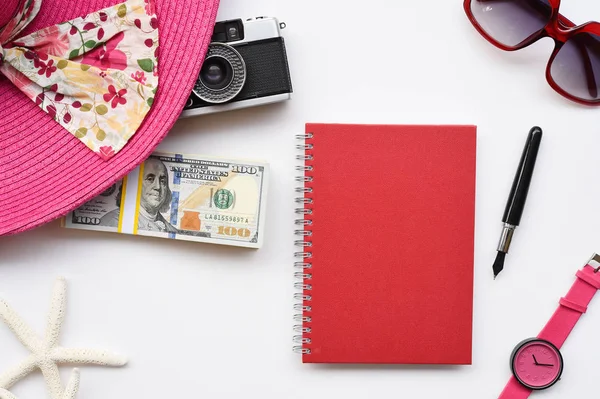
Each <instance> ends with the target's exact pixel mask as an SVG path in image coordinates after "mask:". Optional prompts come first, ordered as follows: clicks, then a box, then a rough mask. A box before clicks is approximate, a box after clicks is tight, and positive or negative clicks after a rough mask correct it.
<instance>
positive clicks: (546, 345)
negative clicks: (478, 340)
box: [498, 254, 600, 399]
mask: <svg viewBox="0 0 600 399" xmlns="http://www.w3.org/2000/svg"><path fill="white" fill-rule="evenodd" d="M575 275H576V276H577V278H576V280H575V283H574V284H573V286H572V287H571V289H570V290H569V292H568V293H567V295H566V296H564V297H563V298H561V299H560V301H559V303H560V305H559V306H558V309H556V311H555V312H554V314H553V315H552V318H550V320H549V321H548V324H546V326H545V327H544V329H543V330H542V331H541V332H540V334H539V335H538V336H537V338H530V339H526V340H525V341H522V342H520V343H519V344H518V345H517V346H516V347H515V349H514V350H513V353H512V355H511V357H510V368H511V370H512V373H513V375H512V377H511V378H510V381H509V382H508V384H507V385H506V387H505V388H504V390H503V391H502V393H501V394H500V396H499V398H498V399H525V398H527V397H528V396H529V395H530V394H531V392H532V391H534V390H541V389H546V388H550V387H551V386H553V385H554V384H556V382H558V380H559V379H560V376H561V374H562V370H563V359H562V355H561V353H560V348H561V346H562V345H563V344H564V342H565V340H566V339H567V337H568V336H569V334H570V333H571V331H572V330H573V327H575V324H577V321H578V320H579V318H580V317H581V315H582V314H583V313H585V311H586V309H587V306H588V304H589V303H590V301H591V300H592V298H593V297H594V295H595V294H596V291H598V290H600V255H597V254H594V256H593V257H592V258H591V259H590V261H589V262H588V264H587V265H585V266H584V268H583V269H581V270H579V271H578V272H577V273H576V274H575Z"/></svg>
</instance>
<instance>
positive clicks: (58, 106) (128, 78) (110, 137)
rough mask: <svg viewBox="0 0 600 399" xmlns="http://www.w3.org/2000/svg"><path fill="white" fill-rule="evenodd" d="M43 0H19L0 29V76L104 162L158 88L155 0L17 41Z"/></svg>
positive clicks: (131, 1) (139, 0)
mask: <svg viewBox="0 0 600 399" xmlns="http://www.w3.org/2000/svg"><path fill="white" fill-rule="evenodd" d="M41 1H42V0H23V2H22V4H21V6H20V9H19V11H18V12H17V14H16V16H15V17H14V18H13V19H12V20H11V21H9V22H8V25H6V26H5V27H4V28H3V29H1V30H0V73H2V74H3V75H5V76H6V77H7V78H8V79H9V80H10V81H11V82H12V83H13V84H15V85H16V86H17V87H18V88H19V89H20V90H21V91H22V92H23V93H24V94H25V95H26V96H27V97H29V98H30V99H31V100H32V101H34V102H35V103H36V104H37V105H38V106H39V107H40V108H41V109H42V110H44V111H45V112H46V113H48V114H49V115H50V116H51V117H53V118H54V120H55V121H56V122H58V123H59V124H60V125H62V126H63V127H64V128H65V129H66V130H68V131H69V132H70V133H71V134H73V135H75V136H76V137H77V138H79V139H80V140H81V141H82V142H83V143H84V144H85V145H86V146H87V147H89V148H90V149H91V150H92V151H94V152H96V153H97V154H99V155H100V156H101V157H102V158H104V159H109V158H111V157H112V156H113V155H115V154H116V153H117V152H119V150H121V149H122V148H123V147H124V146H125V144H127V141H128V140H129V139H130V138H131V137H132V136H133V135H134V134H135V132H136V131H137V130H138V128H139V127H140V125H141V124H142V122H143V120H144V118H145V117H146V115H147V113H148V111H150V108H151V107H152V104H153V102H154V96H155V94H156V90H157V89H158V69H157V66H158V60H157V55H158V21H157V18H156V15H155V14H156V11H155V9H154V0H128V1H126V2H124V3H121V4H117V5H115V6H112V7H108V8H105V9H103V10H100V11H97V12H94V13H90V14H88V15H86V16H85V17H82V18H77V19H74V20H72V21H68V22H64V23H61V24H58V25H54V26H50V27H48V28H45V29H42V30H40V31H37V32H34V33H32V34H30V35H27V36H25V37H21V38H18V39H16V40H15V38H16V37H17V35H18V34H19V33H20V32H21V31H22V30H23V29H24V28H25V27H26V26H27V25H28V24H29V23H30V22H31V21H32V20H33V19H34V18H35V16H36V15H37V13H38V12H39V10H40V7H41ZM48 140H53V138H52V137H48Z"/></svg>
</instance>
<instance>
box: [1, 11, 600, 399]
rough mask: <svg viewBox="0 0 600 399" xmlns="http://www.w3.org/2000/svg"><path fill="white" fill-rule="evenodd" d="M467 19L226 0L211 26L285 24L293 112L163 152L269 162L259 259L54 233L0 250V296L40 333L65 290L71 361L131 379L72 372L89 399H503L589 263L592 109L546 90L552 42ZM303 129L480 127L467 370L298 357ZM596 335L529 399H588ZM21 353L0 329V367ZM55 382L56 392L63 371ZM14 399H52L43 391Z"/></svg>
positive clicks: (201, 134) (208, 122)
mask: <svg viewBox="0 0 600 399" xmlns="http://www.w3.org/2000/svg"><path fill="white" fill-rule="evenodd" d="M461 3H462V2H461V1H458V0H457V1H447V0H438V1H433V0H429V1H412V0H411V1H408V0H396V1H391V0H369V1H365V2H360V3H358V2H350V1H341V0H335V1H331V0H330V1H323V0H321V1H316V0H305V1H281V0H253V1H247V0H223V1H222V5H221V8H220V12H219V19H226V18H235V17H243V18H246V17H254V16H258V15H269V16H276V17H278V18H279V19H280V20H281V21H285V22H286V23H287V26H288V27H287V29H285V30H284V31H283V34H284V35H285V39H286V45H287V49H288V56H289V62H290V66H291V72H292V78H293V83H294V97H293V99H292V100H291V101H289V102H286V103H284V104H279V105H275V106H267V107H263V108H256V109H252V110H243V111H235V112H231V113H228V114H220V115H212V116H205V117H198V118H195V119H190V120H185V121H180V122H179V123H178V124H177V125H176V127H175V128H174V129H173V131H172V132H171V133H170V134H169V136H168V137H167V139H166V140H165V141H164V142H163V143H162V144H161V146H160V149H161V150H165V151H174V152H192V153H199V154H207V155H216V156H223V157H243V158H256V159H264V160H266V161H268V162H269V163H270V164H271V167H272V174H271V181H270V191H269V193H268V213H267V221H266V235H265V240H266V243H265V245H264V247H263V248H262V249H260V250H246V249H236V248H228V247H221V246H211V245H204V244H193V243H186V242H176V241H169V240H161V239H151V238H144V237H133V236H124V235H116V234H115V235H113V234H108V233H94V232H86V231H69V230H63V229H61V228H60V227H59V226H58V223H56V222H55V223H51V224H49V225H46V226H44V227H42V228H39V229H37V230H35V231H31V232H28V233H25V234H21V235H18V236H13V237H2V238H1V239H0V297H2V298H5V299H6V300H8V301H9V302H10V303H11V304H12V305H13V306H14V307H15V308H16V309H17V310H18V312H19V313H20V314H21V315H22V316H23V317H24V318H25V319H26V320H27V321H28V322H29V323H30V324H31V325H32V326H33V327H34V328H36V329H37V330H38V331H39V332H40V333H41V332H42V331H43V329H44V326H45V318H46V313H47V309H48V304H49V299H50V292H51V288H52V285H53V283H54V279H55V278H56V277H57V276H59V275H63V276H65V277H66V278H67V280H68V290H69V292H68V296H69V302H68V311H67V317H66V323H65V326H64V331H63V335H62V339H61V342H62V344H64V345H67V346H90V347H99V348H105V349H110V350H115V351H118V352H120V353H124V354H127V355H128V356H129V357H130V363H129V365H128V366H126V367H125V368H123V369H106V368H100V367H83V368H82V383H81V390H80V395H79V397H80V398H83V399H100V398H128V399H129V398H148V399H152V398H211V399H228V398H232V399H233V398H235V399H239V398H261V399H262V398H273V399H275V398H276V399H288V398H289V399H293V398H297V399H300V398H302V399H304V398H313V399H320V398H332V397H334V398H366V397H373V398H382V399H383V398H477V399H481V398H494V397H497V395H498V394H499V393H500V392H501V390H502V388H503V387H504V385H505V383H506V381H507V380H508V378H509V373H510V372H509V368H508V360H509V355H510V352H511V350H512V349H513V346H514V345H515V344H517V343H518V342H519V341H520V340H521V339H524V338H527V337H531V336H534V335H536V334H537V333H538V332H539V331H540V330H541V328H542V327H543V326H544V324H545V323H546V321H547V320H548V319H549V317H550V316H551V314H552V313H553V311H554V310H555V308H556V307H557V305H558V299H559V298H560V297H561V296H563V295H565V294H566V292H567V290H568V289H569V288H570V286H571V284H572V283H573V279H574V274H575V272H576V270H577V269H578V268H580V267H581V266H583V264H584V263H585V262H586V260H587V259H588V258H589V257H590V255H591V254H592V253H593V252H594V251H600V239H599V238H600V213H599V205H598V203H599V199H600V184H599V183H600V181H599V177H598V170H599V169H600V166H599V161H598V159H597V157H598V154H599V153H600V152H599V149H600V147H599V145H600V128H599V126H598V121H599V120H600V110H599V109H594V108H586V107H582V106H578V105H575V104H572V103H570V102H568V101H566V100H564V99H563V98H562V97H560V96H559V95H558V94H555V93H554V92H553V91H552V89H551V88H550V87H549V86H548V85H547V83H546V81H545V78H544V69H545V65H546V61H547V59H548V57H549V55H550V52H551V50H552V47H553V44H552V41H551V40H550V39H545V40H542V41H541V42H538V43H537V44H535V45H533V46H531V47H530V48H528V49H525V50H522V51H519V52H517V53H507V52H502V51H500V50H498V49H496V48H494V47H493V46H491V45H490V44H488V43H487V42H486V41H485V40H484V39H482V38H481V37H480V36H479V34H478V33H477V32H476V31H475V30H474V28H473V27H472V26H471V24H470V23H469V22H468V20H467V18H466V16H465V15H464V12H463V9H462V4H461ZM563 3H564V4H563V12H564V14H566V15H567V16H569V17H570V18H571V19H573V20H574V21H575V22H583V21H585V20H588V19H594V18H596V19H600V5H599V3H598V2H593V1H591V0H588V1H584V0H579V1H578V0H564V1H563ZM305 122H354V123H422V124H439V123H464V124H476V125H478V151H477V156H478V161H477V213H476V252H475V296H474V327H473V365H472V366H464V367H409V366H314V365H303V364H302V363H301V361H300V358H299V357H298V355H295V354H294V353H292V351H291V347H292V342H291V339H292V335H293V332H292V329H291V328H292V325H293V321H292V314H293V313H294V312H293V310H292V305H293V299H292V295H293V292H294V290H293V288H292V285H293V281H294V280H293V277H292V274H293V269H292V263H293V261H294V259H293V256H292V253H293V251H294V250H295V248H294V246H293V240H294V236H293V228H294V226H293V219H294V213H293V208H294V203H293V198H294V193H293V187H294V179H293V176H294V175H295V171H294V165H295V162H294V155H295V148H294V145H295V142H294V135H295V134H297V133H302V132H303V130H304V123H305ZM533 125H539V126H541V127H542V128H543V129H544V138H543V142H542V147H541V150H540V154H539V158H538V163H537V166H536V171H535V176H534V179H533V183H532V186H531V191H530V195H529V199H528V202H527V206H526V208H525V212H524V216H523V220H522V223H521V227H520V228H519V229H518V231H517V232H516V235H515V240H514V243H513V246H512V248H511V252H510V254H509V256H508V258H507V268H506V269H505V271H504V272H503V273H502V274H501V275H500V277H499V278H498V280H496V281H493V279H492V274H491V264H492V262H493V260H494V256H495V247H496V244H497V239H498V236H499V234H500V229H501V223H500V219H501V217H502V213H503V210H504V205H505V201H506V197H507V195H508V191H509V189H510V185H511V183H512V179H513V175H514V172H515V168H516V166H517V163H518V160H519V157H520V155H521V150H522V148H523V144H524V140H525V137H526V135H527V132H528V130H529V129H530V128H531V127H532V126H533ZM457 239H458V238H457ZM431 257H432V260H433V261H434V263H441V262H442V260H441V259H439V260H436V254H435V252H434V253H431ZM599 327H600V299H595V300H594V301H593V302H592V304H591V306H590V308H589V311H588V313H587V314H585V315H584V316H583V318H582V320H581V321H580V323H579V324H578V325H577V327H576V328H575V330H574V332H573V334H572V335H571V336H570V337H569V339H568V341H567V343H566V344H565V346H564V347H563V355H564V357H565V363H566V368H565V371H564V374H563V378H562V380H561V381H560V382H559V383H558V384H557V385H556V386H555V387H554V388H552V389H551V390H548V391H546V392H543V393H536V394H534V395H532V397H535V398H547V399H551V398H567V397H568V398H596V397H598V392H597V391H595V389H597V386H598V384H597V383H596V381H597V380H598V378H599V374H598V373H599V371H600V369H599V367H600V366H598V358H599V355H600V340H599V334H600V328H599ZM400 333H401V332H399V334H400ZM25 354H26V351H25V349H24V348H22V347H21V346H20V344H19V343H18V342H17V341H16V339H15V338H14V336H13V335H12V334H11V333H10V331H9V330H8V329H7V328H5V327H2V326H0V370H5V369H6V368H7V367H8V366H10V365H12V364H14V363H16V362H18V361H19V360H21V359H22V357H23V356H24V355H25ZM61 372H62V373H63V377H64V378H63V380H64V381H65V382H66V380H67V377H68V375H69V373H70V368H69V367H63V368H62V369H61ZM14 393H15V394H17V395H18V396H19V397H20V398H21V399H28V398H31V399H33V398H44V397H46V393H45V387H44V385H43V380H42V377H41V374H40V373H36V374H34V375H33V376H32V377H30V378H28V379H26V380H25V381H23V382H21V383H19V384H18V385H17V386H16V387H15V389H14Z"/></svg>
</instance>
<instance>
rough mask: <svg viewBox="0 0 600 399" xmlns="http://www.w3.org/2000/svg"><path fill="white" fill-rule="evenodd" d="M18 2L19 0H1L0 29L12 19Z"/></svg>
mask: <svg viewBox="0 0 600 399" xmlns="http://www.w3.org/2000/svg"><path fill="white" fill-rule="evenodd" d="M20 3H21V1H20V0H2V6H1V7H0V29H1V28H2V27H4V25H6V24H7V23H8V21H10V20H11V19H12V17H13V16H14V15H15V12H17V8H18V7H19V4H20Z"/></svg>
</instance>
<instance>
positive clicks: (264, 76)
mask: <svg viewBox="0 0 600 399" xmlns="http://www.w3.org/2000/svg"><path fill="white" fill-rule="evenodd" d="M284 28H285V24H283V23H279V21H278V20H277V19H276V18H272V17H256V18H250V19H247V20H246V21H242V20H241V19H234V20H228V21H221V22H217V23H216V24H215V29H214V32H213V36H212V40H211V44H210V46H209V49H208V52H207V55H206V58H205V60H204V63H203V64H202V69H201V71H200V75H199V76H198V80H197V81H196V84H195V85H194V88H193V90H192V94H191V95H190V97H189V99H188V102H187V104H186V106H185V107H184V109H183V112H182V114H181V116H180V118H187V117H190V116H196V115H204V114H209V113H214V112H221V111H230V110H234V109H240V108H247V107H254V106H258V105H265V104H270V103H274V102H279V101H284V100H288V99H290V98H291V93H292V92H293V90H292V81H291V77H290V71H289V65H288V61H287V55H286V50H285V43H284V40H283V37H282V36H281V29H284Z"/></svg>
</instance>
